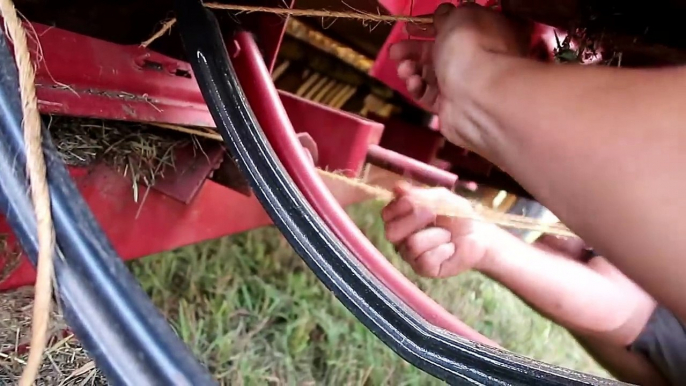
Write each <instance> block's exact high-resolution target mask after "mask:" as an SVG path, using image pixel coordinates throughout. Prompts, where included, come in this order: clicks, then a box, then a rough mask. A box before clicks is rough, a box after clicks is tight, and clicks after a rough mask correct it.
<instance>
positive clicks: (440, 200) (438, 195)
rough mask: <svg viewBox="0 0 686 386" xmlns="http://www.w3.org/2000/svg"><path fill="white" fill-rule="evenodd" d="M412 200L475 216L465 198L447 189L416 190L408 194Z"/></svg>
mask: <svg viewBox="0 0 686 386" xmlns="http://www.w3.org/2000/svg"><path fill="white" fill-rule="evenodd" d="M407 195H408V197H409V198H410V199H413V200H416V201H417V202H431V203H433V205H434V206H435V207H446V208H450V209H451V210H454V211H464V212H465V213H466V214H470V215H471V214H473V212H474V211H473V208H472V204H471V203H470V202H469V200H467V199H466V198H464V197H460V196H458V195H457V194H455V193H453V192H451V191H450V190H448V189H446V188H430V189H414V190H412V191H410V192H408V194H407Z"/></svg>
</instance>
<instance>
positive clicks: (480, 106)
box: [469, 51, 545, 167]
mask: <svg viewBox="0 0 686 386" xmlns="http://www.w3.org/2000/svg"><path fill="white" fill-rule="evenodd" d="M481 55H483V58H482V59H481V60H480V63H481V64H482V69H481V71H480V76H479V79H478V80H477V81H475V82H474V83H473V87H471V90H470V92H469V93H470V98H469V99H470V100H471V102H472V103H470V108H471V109H472V110H473V112H472V113H471V116H473V117H474V118H473V119H474V121H475V122H476V125H477V126H478V129H479V130H478V133H479V141H480V143H479V145H478V148H477V149H478V151H477V152H479V153H480V155H481V156H483V157H485V158H487V159H488V160H490V161H491V162H493V163H494V164H496V165H498V166H501V167H502V162H501V158H502V157H501V155H502V154H503V153H505V152H508V151H509V150H508V144H509V143H511V141H510V140H509V139H508V135H509V134H510V130H508V127H509V126H510V124H511V122H509V121H504V120H503V119H502V117H503V116H504V115H507V114H503V109H507V108H509V107H510V106H511V105H512V103H513V101H516V100H517V98H520V97H521V95H520V93H526V92H529V91H527V90H525V89H522V87H521V86H522V85H524V86H525V85H526V84H522V83H521V82H519V78H522V77H529V76H528V74H531V73H532V72H536V71H540V70H541V67H540V66H545V64H543V63H539V62H536V61H534V60H531V59H528V58H522V57H517V56H511V55H506V54H501V53H496V52H489V51H483V52H482V53H481ZM529 78H530V77H529Z"/></svg>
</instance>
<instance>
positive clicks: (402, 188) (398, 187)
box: [393, 180, 416, 196]
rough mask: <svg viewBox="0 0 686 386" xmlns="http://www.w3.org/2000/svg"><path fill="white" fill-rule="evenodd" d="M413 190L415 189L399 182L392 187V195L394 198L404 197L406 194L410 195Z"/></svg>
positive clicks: (404, 182) (402, 181) (406, 183)
mask: <svg viewBox="0 0 686 386" xmlns="http://www.w3.org/2000/svg"><path fill="white" fill-rule="evenodd" d="M415 189H416V188H415V187H414V186H412V184H410V183H409V182H407V181H404V180H401V181H398V183H397V184H395V186H394V187H393V194H395V195H396V196H404V195H406V194H410V193H411V192H412V191H413V190H415Z"/></svg>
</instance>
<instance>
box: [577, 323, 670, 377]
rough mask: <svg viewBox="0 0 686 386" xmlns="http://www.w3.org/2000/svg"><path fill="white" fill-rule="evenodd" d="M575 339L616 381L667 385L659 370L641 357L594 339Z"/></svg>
mask: <svg viewBox="0 0 686 386" xmlns="http://www.w3.org/2000/svg"><path fill="white" fill-rule="evenodd" d="M575 338H576V340H577V341H578V342H579V343H580V344H581V346H583V347H584V349H585V350H586V351H587V352H588V353H589V354H590V355H591V356H592V357H593V359H595V360H596V362H598V363H599V364H600V365H601V366H602V367H603V368H605V370H607V371H608V372H609V373H610V374H612V375H613V376H614V377H615V378H617V379H618V380H620V381H622V382H629V383H632V384H636V385H650V386H661V385H665V386H666V385H669V383H668V382H667V380H666V379H665V378H664V377H663V376H662V374H661V373H660V372H659V370H658V369H657V368H656V367H655V366H654V365H653V364H652V363H651V362H650V361H649V360H648V359H646V358H645V357H643V356H642V355H640V354H637V353H634V352H631V351H629V350H628V349H626V348H624V347H621V346H617V345H608V344H607V343H606V342H603V341H599V340H596V339H589V338H586V337H583V336H578V335H575Z"/></svg>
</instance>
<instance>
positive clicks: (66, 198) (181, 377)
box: [0, 31, 214, 386]
mask: <svg viewBox="0 0 686 386" xmlns="http://www.w3.org/2000/svg"><path fill="white" fill-rule="evenodd" d="M17 79H18V78H17V71H16V67H15V63H14V60H13V56H12V54H11V51H10V49H9V47H8V44H7V40H6V38H5V35H4V32H1V31H0V135H2V140H1V141H0V206H1V207H2V208H1V209H2V211H3V212H4V214H5V217H6V219H7V221H8V222H9V224H10V225H11V227H12V229H13V230H14V232H15V235H16V236H17V238H18V239H19V241H20V243H21V245H22V247H23V249H24V251H25V252H26V253H27V255H28V256H29V258H30V259H31V261H32V262H33V263H34V265H35V264H36V255H37V238H36V224H35V218H34V215H33V209H32V205H31V203H30V201H29V198H28V195H27V192H28V189H27V182H26V177H25V168H26V153H25V151H24V140H23V131H22V128H21V121H22V111H21V102H20V99H19V95H18V93H17V90H18V89H19V83H18V80H17ZM44 134H45V135H44V143H43V146H44V152H45V156H46V162H47V166H48V183H49V186H50V196H51V199H52V211H53V217H54V223H55V232H56V237H57V244H58V248H57V251H56V252H57V254H56V258H55V277H56V285H57V291H58V294H59V297H60V299H61V303H62V307H63V309H64V314H65V318H66V320H67V322H68V323H69V325H70V327H71V328H72V329H73V330H74V332H75V333H76V335H77V336H78V338H79V340H80V341H81V343H82V344H83V346H84V347H85V348H86V350H88V352H89V354H90V355H91V356H92V357H93V358H94V360H95V361H96V363H97V364H98V366H99V368H100V369H101V370H102V371H103V373H104V374H105V375H106V376H107V378H108V380H109V381H110V382H111V383H112V384H125V385H135V386H140V385H157V384H160V385H210V384H214V381H213V380H212V378H211V377H210V375H209V373H208V372H207V371H206V369H204V368H203V367H202V366H201V365H200V364H199V363H198V362H197V360H196V359H195V358H194V357H193V355H192V354H191V353H190V351H189V350H188V349H187V347H186V346H185V345H184V344H183V343H182V342H181V340H180V339H179V338H178V337H177V336H176V334H175V333H174V332H173V331H172V329H171V328H170V326H169V324H168V323H167V322H166V320H165V319H164V317H163V316H162V315H161V314H160V313H159V311H157V309H156V308H155V307H154V306H153V305H152V303H151V302H150V299H149V298H148V297H147V296H146V294H145V293H144V292H143V290H142V289H141V288H140V286H139V284H138V283H137V282H136V280H135V279H134V278H133V276H132V275H131V274H130V273H129V271H128V270H127V269H126V267H125V266H124V264H123V262H122V260H121V259H120V258H119V256H117V254H116V252H115V251H114V249H113V248H112V246H111V245H110V243H109V241H108V240H107V238H106V237H105V235H104V234H103V232H102V230H101V229H100V227H99V226H98V224H97V222H96V221H95V219H94V218H93V215H92V213H91V212H90V210H89V209H88V206H87V204H86V202H85V201H84V200H83V198H82V197H81V195H80V194H79V192H78V190H77V189H76V186H75V185H74V183H73V181H72V180H71V177H70V176H69V174H68V172H67V169H66V168H65V167H64V165H63V164H62V162H61V160H60V159H59V156H58V154H57V151H56V150H55V148H54V146H53V144H52V142H51V141H50V136H49V133H48V132H47V131H44Z"/></svg>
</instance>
